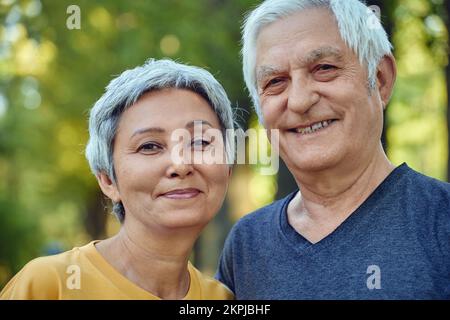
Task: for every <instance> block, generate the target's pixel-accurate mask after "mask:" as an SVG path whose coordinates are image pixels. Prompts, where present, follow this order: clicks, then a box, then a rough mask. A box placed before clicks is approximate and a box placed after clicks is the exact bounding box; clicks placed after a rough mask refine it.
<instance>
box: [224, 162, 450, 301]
mask: <svg viewBox="0 0 450 320" xmlns="http://www.w3.org/2000/svg"><path fill="white" fill-rule="evenodd" d="M295 194H296V193H293V194H291V195H289V196H287V197H286V198H284V199H282V200H279V201H276V202H274V203H272V204H271V205H268V206H266V207H264V208H261V209H259V210H257V211H255V212H253V213H251V214H249V215H247V216H245V217H243V218H242V219H241V220H240V221H239V222H238V223H237V224H236V225H235V226H234V227H233V229H232V231H231V232H230V234H229V236H228V238H227V240H226V242H225V247H224V250H223V252H222V255H221V258H220V264H219V269H218V272H217V275H216V278H217V279H218V280H220V281H222V282H223V283H225V284H226V285H227V286H228V287H229V288H230V289H231V290H232V291H233V292H234V293H235V295H236V298H237V299H274V300H276V299H450V184H448V183H444V182H440V181H438V180H435V179H432V178H429V177H426V176H424V175H422V174H420V173H417V172H415V171H414V170H412V169H410V168H409V167H408V166H407V165H406V164H403V165H401V166H399V167H398V168H396V169H395V170H394V171H393V172H392V173H391V174H390V175H389V176H388V177H387V178H386V179H385V180H384V181H383V183H381V184H380V185H379V186H378V187H377V189H376V190H375V191H374V192H373V193H372V194H371V195H370V197H369V198H368V199H367V200H366V201H365V202H364V203H363V204H362V205H361V206H360V207H359V208H358V209H357V210H355V212H353V213H352V214H351V215H350V217H349V218H347V219H346V220H345V221H344V222H343V223H342V224H341V225H340V226H339V227H338V228H337V229H336V230H335V231H333V232H332V233H331V234H330V235H328V236H327V237H326V238H324V239H322V240H321V241H319V242H318V243H316V244H312V243H310V242H309V241H307V240H306V239H305V238H304V237H302V236H301V235H300V234H298V233H297V232H296V231H295V230H294V229H293V228H292V226H291V225H289V223H288V221H287V213H286V212H287V211H286V209H287V205H288V203H289V201H290V200H291V199H292V198H293V197H294V196H295Z"/></svg>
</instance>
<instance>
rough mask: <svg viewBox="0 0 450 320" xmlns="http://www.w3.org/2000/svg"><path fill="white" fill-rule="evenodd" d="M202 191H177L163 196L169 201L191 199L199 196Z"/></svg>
mask: <svg viewBox="0 0 450 320" xmlns="http://www.w3.org/2000/svg"><path fill="white" fill-rule="evenodd" d="M199 193H200V190H198V189H194V188H188V189H176V190H171V191H169V192H166V193H164V194H162V196H163V197H165V198H169V199H191V198H195V197H196V196H198V194H199Z"/></svg>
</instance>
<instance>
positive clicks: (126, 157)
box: [108, 89, 230, 230]
mask: <svg viewBox="0 0 450 320" xmlns="http://www.w3.org/2000/svg"><path fill="white" fill-rule="evenodd" d="M194 122H195V124H198V123H199V122H201V123H202V129H203V130H202V131H201V132H198V131H199V130H198V127H197V128H196V130H194ZM177 129H178V130H179V129H183V130H184V132H185V133H189V135H188V138H189V137H190V138H189V139H188V140H185V141H184V142H181V141H180V140H173V139H172V133H173V131H174V130H177ZM208 129H216V130H215V131H216V132H217V130H220V129H221V127H220V124H219V120H218V118H217V115H216V114H215V113H214V111H213V110H212V108H211V106H210V105H209V104H208V102H207V101H206V100H205V99H204V98H203V97H201V96H200V95H198V94H196V93H194V92H191V91H188V90H181V89H164V90H160V91H153V92H150V93H147V94H145V95H144V96H142V97H141V98H140V99H139V100H138V101H137V102H136V104H134V105H133V106H131V107H130V108H128V109H127V110H126V111H125V112H124V113H123V114H122V116H121V118H120V121H119V125H118V130H117V133H116V137H115V140H114V153H113V161H114V167H115V172H116V177H117V181H116V183H117V184H116V185H113V188H114V192H113V193H114V194H113V195H112V196H111V198H112V200H113V201H121V202H122V203H123V206H124V208H125V212H126V217H125V223H126V222H127V220H129V219H133V220H137V222H139V223H142V224H144V225H146V226H148V227H151V228H158V229H162V230H166V229H172V228H188V227H203V226H204V225H205V224H207V223H208V222H209V221H210V220H211V219H212V218H213V217H214V215H215V214H216V213H217V212H218V210H219V209H220V207H221V205H222V202H223V200H224V197H225V193H226V190H227V186H228V179H229V176H230V168H229V166H228V165H227V164H225V163H224V162H220V163H221V164H220V163H219V164H206V163H205V162H204V161H203V162H201V161H200V162H199V161H193V160H194V159H195V157H194V156H195V154H197V156H198V155H199V153H200V155H201V154H203V153H207V152H210V151H211V150H212V148H214V150H224V143H223V141H222V139H214V138H212V137H211V136H209V135H208V134H207V132H206V131H207V130H208ZM209 131H213V130H209ZM180 147H187V148H188V149H183V150H184V151H186V150H187V151H188V153H190V154H191V155H192V159H191V160H192V161H190V162H189V161H183V162H182V163H180V161H179V160H176V159H175V157H174V154H176V155H179V154H181V153H179V152H174V151H175V150H174V148H177V149H176V150H180ZM189 148H191V149H189ZM188 153H185V155H186V154H188ZM178 159H180V158H179V157H178ZM197 159H198V157H197ZM197 162H199V163H197ZM108 196H109V195H108Z"/></svg>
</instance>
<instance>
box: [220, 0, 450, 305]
mask: <svg viewBox="0 0 450 320" xmlns="http://www.w3.org/2000/svg"><path fill="white" fill-rule="evenodd" d="M374 17H375V16H374V15H373V13H372V11H371V10H369V8H368V7H366V6H365V5H364V4H363V3H361V2H360V1H357V0H341V1H340V0H267V1H265V2H263V3H262V4H261V5H260V6H259V7H257V8H256V9H255V10H254V11H253V12H251V14H250V15H249V16H248V17H247V19H246V21H245V26H244V29H243V30H244V31H243V50H242V53H243V70H244V76H245V80H246V84H247V87H248V89H249V91H250V94H251V97H252V99H253V102H254V105H255V107H256V110H257V112H258V115H259V117H260V120H261V122H262V123H263V124H264V126H265V127H266V128H267V129H270V130H279V141H280V145H279V150H280V155H281V157H282V158H283V160H284V161H285V162H286V164H287V166H288V168H289V170H290V171H291V173H292V174H293V176H294V177H295V179H296V181H297V184H298V188H299V190H298V191H297V192H294V193H293V194H291V195H289V196H287V197H286V198H284V199H282V200H280V201H276V202H274V203H272V204H271V205H269V206H266V207H264V208H261V209H259V210H257V211H256V212H254V213H252V214H249V215H247V216H245V217H244V218H242V219H241V220H240V221H239V222H238V223H237V224H236V225H235V227H234V228H233V230H232V232H231V233H230V235H229V237H228V239H227V241H226V244H225V247H224V250H223V253H222V256H221V260H220V265H219V270H218V273H217V278H218V279H219V280H221V281H222V282H224V283H225V284H226V285H227V286H228V287H229V288H230V289H231V290H232V291H234V293H235V295H236V298H237V299H450V185H449V184H447V183H443V182H439V181H437V180H434V179H432V178H429V177H426V176H423V175H421V174H419V173H417V172H415V171H414V170H412V169H411V168H409V167H408V166H407V165H406V164H402V165H400V166H399V167H394V166H393V165H392V163H391V162H390V161H389V160H388V158H387V157H386V154H385V152H384V151H383V148H382V145H381V142H380V137H381V132H382V126H383V110H384V108H385V107H386V105H387V104H388V101H389V99H390V96H391V93H392V89H393V86H394V82H395V78H396V65H395V60H394V57H393V56H392V54H391V44H390V42H389V40H388V38H387V36H386V33H385V31H384V30H383V28H382V27H381V25H380V24H379V23H378V24H374V23H373V18H374Z"/></svg>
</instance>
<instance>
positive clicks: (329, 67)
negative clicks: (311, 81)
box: [316, 64, 336, 71]
mask: <svg viewBox="0 0 450 320" xmlns="http://www.w3.org/2000/svg"><path fill="white" fill-rule="evenodd" d="M334 69H336V67H335V66H333V65H331V64H321V65H319V66H318V67H317V68H316V70H317V71H329V70H334Z"/></svg>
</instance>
